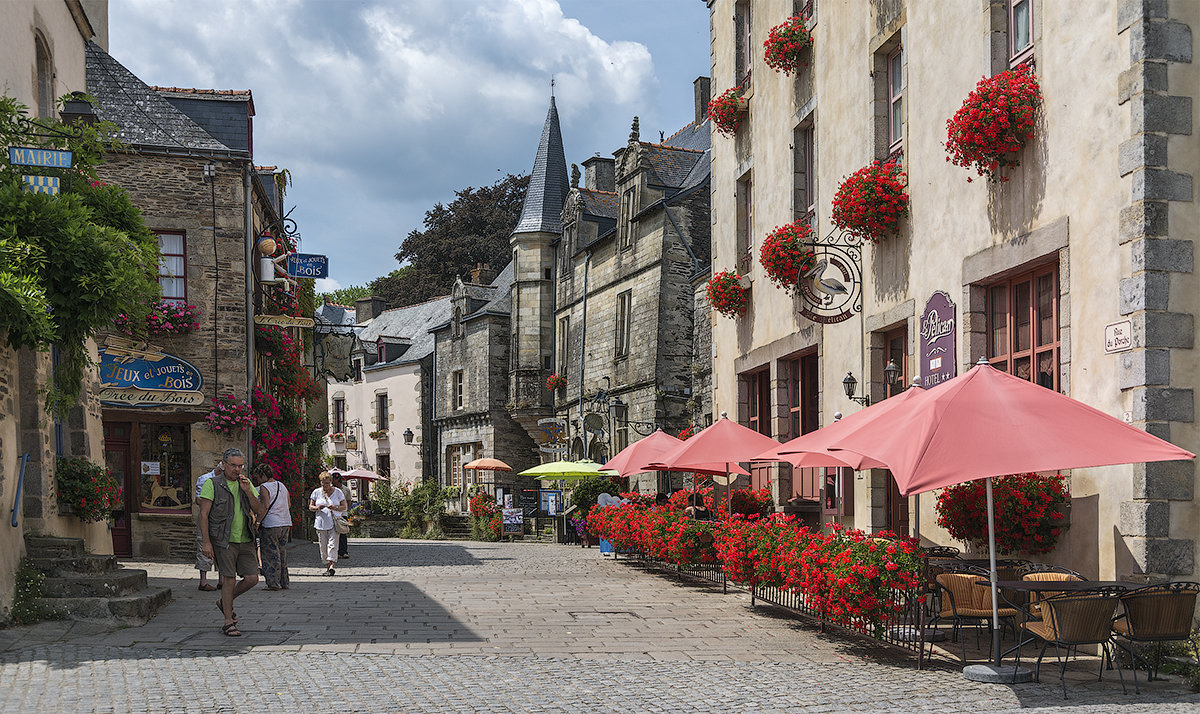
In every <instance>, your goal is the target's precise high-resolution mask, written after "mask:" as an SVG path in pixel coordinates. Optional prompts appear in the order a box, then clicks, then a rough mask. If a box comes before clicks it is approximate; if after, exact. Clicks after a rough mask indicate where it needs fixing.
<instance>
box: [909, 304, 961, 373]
mask: <svg viewBox="0 0 1200 714" xmlns="http://www.w3.org/2000/svg"><path fill="white" fill-rule="evenodd" d="M954 322H955V308H954V302H953V301H952V300H950V296H949V295H947V294H946V293H944V292H942V291H941V290H938V291H936V292H934V293H933V295H931V296H930V297H929V301H928V302H926V303H925V310H924V311H922V312H921V319H920V321H919V323H918V329H919V330H920V335H921V341H920V350H921V353H920V361H921V386H922V387H924V388H925V389H929V388H930V387H932V386H934V385H938V384H941V383H942V382H945V381H946V380H948V379H953V378H954V377H955V376H956V375H957V374H958V357H957V355H958V349H957V344H958V343H957V336H958V332H957V330H955V326H954Z"/></svg>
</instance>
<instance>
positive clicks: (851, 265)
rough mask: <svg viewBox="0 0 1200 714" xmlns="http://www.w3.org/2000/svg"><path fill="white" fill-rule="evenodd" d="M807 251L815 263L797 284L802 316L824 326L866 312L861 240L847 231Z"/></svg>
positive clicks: (821, 240) (828, 237)
mask: <svg viewBox="0 0 1200 714" xmlns="http://www.w3.org/2000/svg"><path fill="white" fill-rule="evenodd" d="M806 247H808V248H810V249H811V250H812V251H813V259H812V261H811V262H810V264H809V266H808V268H807V269H806V270H803V271H801V272H800V275H799V276H798V278H797V280H796V290H797V292H798V293H799V294H800V300H799V301H798V302H799V307H798V312H799V313H800V314H801V315H802V316H804V317H806V318H808V319H809V320H812V321H813V322H817V323H821V324H824V325H831V324H834V323H838V322H845V321H846V320H849V319H850V318H851V317H853V316H854V315H856V314H857V313H860V312H862V241H861V239H859V238H857V237H856V236H853V235H851V234H849V233H846V232H844V231H843V232H840V233H830V234H829V235H827V236H825V237H824V238H820V239H817V240H816V241H814V242H813V243H809V244H807V246H806Z"/></svg>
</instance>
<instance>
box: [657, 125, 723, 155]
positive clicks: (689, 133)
mask: <svg viewBox="0 0 1200 714" xmlns="http://www.w3.org/2000/svg"><path fill="white" fill-rule="evenodd" d="M662 143H663V145H665V146H674V147H676V148H679V149H697V150H699V151H707V150H708V149H710V148H712V129H711V127H710V126H709V122H708V121H707V120H705V121H703V122H701V123H699V124H697V123H696V122H691V123H689V124H688V125H687V126H685V127H683V128H682V129H680V130H679V131H677V132H675V133H674V134H672V135H670V136H668V137H667V138H666V139H665V140H663V142H662Z"/></svg>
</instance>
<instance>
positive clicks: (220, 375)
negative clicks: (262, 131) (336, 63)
mask: <svg viewBox="0 0 1200 714" xmlns="http://www.w3.org/2000/svg"><path fill="white" fill-rule="evenodd" d="M87 77H88V88H89V91H90V92H91V93H92V94H93V95H94V96H95V97H96V100H97V107H96V108H97V113H98V114H99V115H100V117H101V118H102V119H106V120H110V121H113V122H114V123H116V124H117V125H118V126H119V127H120V133H119V135H118V136H119V138H120V139H121V141H122V142H124V143H125V144H126V145H127V146H128V147H129V148H130V150H129V151H121V152H116V153H112V154H110V155H109V156H108V157H106V158H107V161H106V163H105V164H103V165H102V166H101V167H100V169H99V174H100V177H101V179H102V180H104V181H106V182H110V183H116V184H119V185H121V186H122V187H124V188H125V189H127V190H128V191H129V193H130V195H131V197H132V199H133V202H134V205H135V206H137V207H138V208H139V209H140V210H141V212H142V215H143V218H144V220H145V222H146V225H147V227H149V228H150V229H151V230H153V231H154V232H155V233H157V234H158V237H159V247H160V250H161V252H162V254H163V259H162V268H161V270H162V274H161V275H160V277H159V283H160V286H161V287H162V289H163V300H164V301H166V302H173V303H183V304H191V305H194V306H196V307H197V308H198V309H199V318H198V320H197V325H196V327H195V329H194V330H192V331H191V332H190V333H189V334H183V335H158V336H153V337H151V338H149V341H148V342H147V343H133V342H132V341H130V340H127V339H125V338H123V337H122V336H121V335H118V334H110V335H108V336H106V337H105V338H104V339H103V341H102V345H101V349H100V360H99V362H100V373H101V378H102V381H104V383H105V389H104V390H103V392H102V395H101V397H102V399H103V400H104V401H103V424H104V455H105V461H106V463H107V465H108V467H109V468H110V469H111V470H112V471H113V472H114V473H115V474H120V478H123V479H124V486H125V488H124V493H125V500H126V503H125V510H124V512H123V514H122V515H121V517H120V518H118V519H117V520H116V522H115V523H114V525H113V528H112V542H113V548H114V550H115V552H116V553H117V554H118V555H135V556H151V557H165V556H169V557H175V558H181V559H186V558H190V557H192V555H193V553H194V550H195V535H194V528H195V526H194V521H193V502H192V496H193V494H194V491H195V481H196V477H197V476H199V475H200V474H202V473H204V472H206V471H209V470H211V469H212V467H213V465H214V464H215V463H216V462H217V461H218V460H219V459H220V456H221V452H222V451H223V450H224V449H226V448H228V447H230V446H236V447H239V448H241V449H242V450H243V452H245V453H246V454H247V455H248V459H247V460H248V461H250V460H251V459H250V457H249V455H250V454H251V453H252V451H251V449H250V448H249V432H248V430H247V432H246V433H245V435H244V436H242V437H240V438H229V437H227V436H224V435H220V434H217V433H214V432H212V431H210V430H208V428H207V427H206V425H205V423H204V418H205V416H206V415H207V414H208V412H209V410H210V409H211V407H212V403H213V402H212V400H213V398H214V397H217V396H234V397H236V398H238V399H244V400H246V401H247V402H249V401H250V396H251V395H250V390H251V388H252V387H253V386H254V384H255V380H254V375H255V374H256V373H258V374H265V372H266V370H265V364H264V363H262V360H263V359H265V358H264V357H261V356H257V357H256V356H255V355H254V354H253V345H254V332H253V329H254V322H253V318H254V315H255V312H256V307H257V308H262V309H261V310H260V311H262V312H265V305H263V304H262V303H263V300H264V296H263V286H262V284H261V283H260V282H259V280H258V278H259V276H258V273H257V267H258V266H257V258H258V255H257V253H256V252H255V251H254V245H253V244H254V237H256V236H258V235H259V234H260V233H261V232H262V231H263V230H265V229H267V228H268V227H269V226H275V230H278V226H277V221H278V220H279V218H280V206H281V204H282V194H281V189H280V186H279V184H278V183H277V181H276V177H275V171H274V168H273V167H270V168H266V167H261V168H256V167H255V165H254V162H253V155H252V146H253V127H252V123H251V122H252V117H253V116H254V102H253V97H252V96H251V94H250V92H249V91H232V90H226V91H216V90H192V89H179V88H174V87H172V88H169V89H166V90H160V89H156V88H153V87H149V86H147V85H146V84H145V83H144V82H142V81H141V80H140V79H138V78H137V77H136V76H135V75H134V74H133V73H131V72H130V71H129V70H127V69H126V68H125V67H123V66H122V65H121V64H120V63H119V62H117V61H116V60H115V59H113V57H111V56H110V55H109V54H108V53H107V52H105V51H104V50H103V49H102V48H101V47H99V46H98V45H96V44H89V45H88V47H87ZM176 105H178V106H179V107H180V108H177V107H176ZM189 112H190V113H192V114H195V115H196V116H197V117H199V121H197V119H194V118H193V117H192V116H190V115H189ZM206 127H207V128H206ZM210 130H211V131H210ZM277 235H278V234H277ZM295 336H296V337H297V339H298V338H299V334H298V333H297V334H296V335H295ZM256 359H257V361H258V363H257V364H256V363H255V362H254V361H255V360H256ZM138 367H140V368H144V372H145V373H146V374H151V373H153V374H154V375H155V376H154V378H153V379H140V380H134V381H133V382H129V381H128V380H117V379H113V378H112V376H113V374H115V373H116V372H115V370H117V369H118V368H126V369H132V368H138Z"/></svg>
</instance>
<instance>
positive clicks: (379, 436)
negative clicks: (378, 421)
mask: <svg viewBox="0 0 1200 714" xmlns="http://www.w3.org/2000/svg"><path fill="white" fill-rule="evenodd" d="M367 436H370V437H371V438H372V439H374V440H375V441H387V440H388V430H387V429H380V430H378V431H373V432H371V433H370V434H368V435H367Z"/></svg>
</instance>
